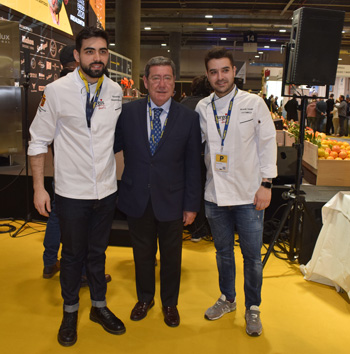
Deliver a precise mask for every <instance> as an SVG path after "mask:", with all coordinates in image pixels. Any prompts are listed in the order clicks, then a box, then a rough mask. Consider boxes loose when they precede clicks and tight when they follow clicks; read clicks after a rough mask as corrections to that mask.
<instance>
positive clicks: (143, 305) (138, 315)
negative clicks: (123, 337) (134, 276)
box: [130, 299, 154, 321]
mask: <svg viewBox="0 0 350 354" xmlns="http://www.w3.org/2000/svg"><path fill="white" fill-rule="evenodd" d="M153 306H154V299H152V300H151V301H150V302H141V301H139V302H138V303H137V304H136V305H135V306H134V308H133V309H132V311H131V315H130V319H131V320H133V321H140V320H142V319H143V318H145V317H146V316H147V312H148V311H149V310H150V309H151V308H152V307H153Z"/></svg>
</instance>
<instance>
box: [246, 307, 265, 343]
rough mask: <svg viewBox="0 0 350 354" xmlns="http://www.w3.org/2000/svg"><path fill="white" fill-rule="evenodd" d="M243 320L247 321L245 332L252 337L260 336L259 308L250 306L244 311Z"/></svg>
mask: <svg viewBox="0 0 350 354" xmlns="http://www.w3.org/2000/svg"><path fill="white" fill-rule="evenodd" d="M245 321H246V323H247V327H246V332H247V333H248V334H249V335H250V336H253V337H257V336H260V334H261V332H262V324H261V321H260V310H259V307H258V306H254V305H253V306H250V309H249V310H246V312H245Z"/></svg>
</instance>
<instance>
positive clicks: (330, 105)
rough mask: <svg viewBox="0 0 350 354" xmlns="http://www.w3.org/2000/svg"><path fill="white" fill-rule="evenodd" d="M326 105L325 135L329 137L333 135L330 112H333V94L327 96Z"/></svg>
mask: <svg viewBox="0 0 350 354" xmlns="http://www.w3.org/2000/svg"><path fill="white" fill-rule="evenodd" d="M326 104H327V110H326V113H327V121H326V134H327V135H331V132H332V133H333V134H334V127H333V123H332V118H333V117H332V111H333V107H334V95H333V93H331V94H330V95H329V98H328V100H327V101H326Z"/></svg>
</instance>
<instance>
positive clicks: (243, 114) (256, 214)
mask: <svg viewBox="0 0 350 354" xmlns="http://www.w3.org/2000/svg"><path fill="white" fill-rule="evenodd" d="M205 66H206V71H207V77H208V81H209V83H210V85H211V87H212V88H213V89H214V93H213V94H211V95H210V96H209V97H207V98H204V99H203V100H201V101H200V102H199V103H198V105H197V107H196V111H197V112H198V113H199V116H200V123H201V129H202V140H203V141H205V144H206V145H205V153H204V154H205V163H206V167H207V181H206V185H205V210H206V216H207V218H208V221H209V224H210V228H211V232H212V235H213V239H214V245H215V248H216V260H217V266H218V271H219V286H220V291H221V296H220V297H219V299H218V300H217V301H216V303H215V304H214V305H213V306H211V307H210V308H208V309H207V311H206V312H205V318H207V319H208V320H217V319H219V318H221V317H222V316H223V315H224V314H226V313H229V312H232V311H234V310H235V309H236V286H235V272H236V267H235V256H234V244H235V232H237V233H238V235H239V244H240V248H241V251H242V254H243V259H244V293H245V309H246V310H245V320H246V332H247V334H248V335H250V336H259V335H260V334H261V333H262V324H261V319H260V309H259V306H260V303H261V287H262V269H263V266H262V261H261V247H262V239H263V220H264V209H265V208H267V207H268V206H269V204H270V201H271V187H272V178H274V177H275V176H276V175H277V166H276V156H277V146H276V130H275V126H274V123H273V120H272V119H271V115H270V113H269V111H268V109H267V108H266V105H265V103H264V101H263V100H262V99H261V98H260V97H259V96H257V95H251V94H249V93H247V92H244V91H241V90H239V89H238V88H237V87H236V86H235V84H234V78H235V72H236V67H235V66H234V61H233V56H232V53H231V52H230V51H228V50H227V49H225V48H223V47H217V48H214V49H212V50H211V51H209V52H208V53H207V55H206V57H205Z"/></svg>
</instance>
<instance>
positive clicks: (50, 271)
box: [43, 261, 60, 279]
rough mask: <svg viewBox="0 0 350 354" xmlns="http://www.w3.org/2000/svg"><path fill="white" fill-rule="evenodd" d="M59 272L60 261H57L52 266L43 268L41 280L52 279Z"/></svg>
mask: <svg viewBox="0 0 350 354" xmlns="http://www.w3.org/2000/svg"><path fill="white" fill-rule="evenodd" d="M59 270H60V261H57V262H56V263H55V264H54V265H51V266H45V267H44V271H43V278H45V279H49V278H52V277H53V276H54V275H55V274H56V273H57V272H58V271H59Z"/></svg>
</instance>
